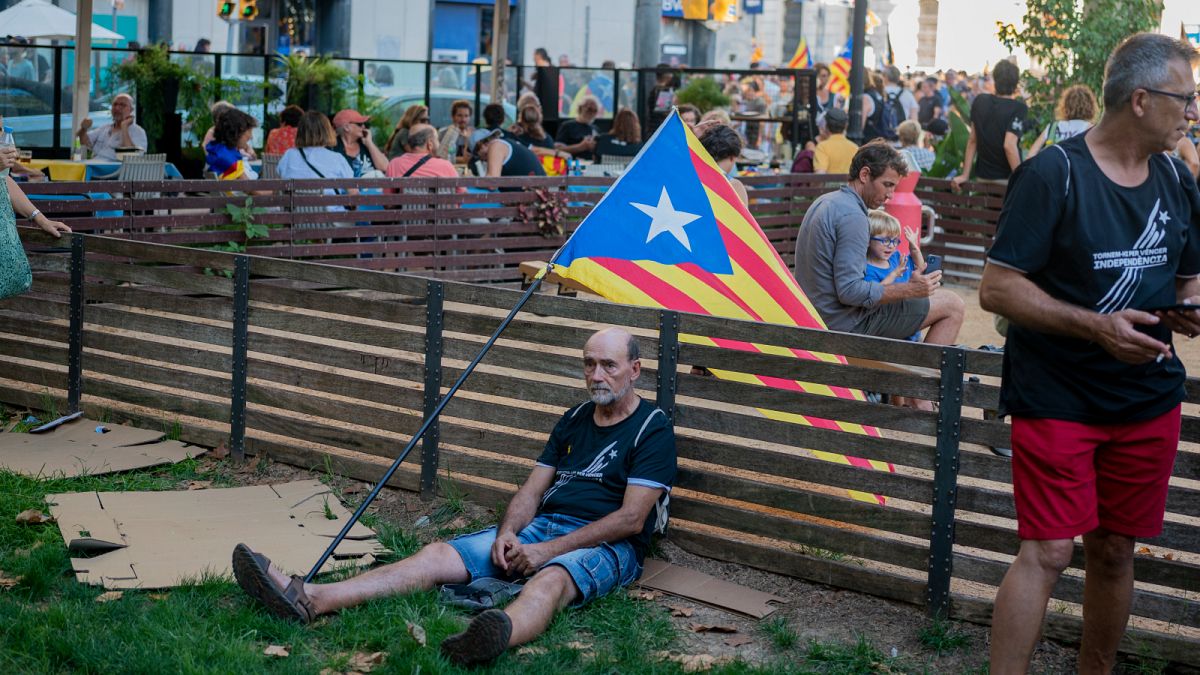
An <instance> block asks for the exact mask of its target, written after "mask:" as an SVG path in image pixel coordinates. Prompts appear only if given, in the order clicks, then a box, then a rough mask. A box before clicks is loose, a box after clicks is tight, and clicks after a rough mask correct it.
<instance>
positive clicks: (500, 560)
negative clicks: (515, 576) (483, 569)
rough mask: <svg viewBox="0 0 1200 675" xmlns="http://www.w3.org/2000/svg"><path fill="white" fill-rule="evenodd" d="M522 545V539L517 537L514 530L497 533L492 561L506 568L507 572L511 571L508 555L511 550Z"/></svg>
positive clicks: (493, 543)
mask: <svg viewBox="0 0 1200 675" xmlns="http://www.w3.org/2000/svg"><path fill="white" fill-rule="evenodd" d="M520 546H521V541H520V540H519V539H517V535H515V534H513V533H512V532H502V533H500V534H497V535H496V541H494V542H492V563H493V564H495V565H496V567H499V568H500V569H502V570H504V571H505V572H506V573H511V571H510V570H509V564H508V556H509V554H510V552H511V551H513V550H514V549H516V548H518V547H520Z"/></svg>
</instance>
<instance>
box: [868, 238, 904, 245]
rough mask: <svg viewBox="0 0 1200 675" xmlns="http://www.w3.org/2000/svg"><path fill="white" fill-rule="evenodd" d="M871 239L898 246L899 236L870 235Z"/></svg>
mask: <svg viewBox="0 0 1200 675" xmlns="http://www.w3.org/2000/svg"><path fill="white" fill-rule="evenodd" d="M871 241H877V242H879V243H881V244H883V245H884V246H899V245H900V237H871Z"/></svg>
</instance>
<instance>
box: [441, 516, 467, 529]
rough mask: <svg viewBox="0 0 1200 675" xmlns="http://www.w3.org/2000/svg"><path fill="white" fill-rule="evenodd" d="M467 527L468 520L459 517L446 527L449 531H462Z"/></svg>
mask: <svg viewBox="0 0 1200 675" xmlns="http://www.w3.org/2000/svg"><path fill="white" fill-rule="evenodd" d="M466 526H467V519H466V518H463V517H462V516H459V517H457V518H455V519H454V520H452V521H450V522H449V524H447V525H446V529H447V530H461V529H462V528H464V527H466Z"/></svg>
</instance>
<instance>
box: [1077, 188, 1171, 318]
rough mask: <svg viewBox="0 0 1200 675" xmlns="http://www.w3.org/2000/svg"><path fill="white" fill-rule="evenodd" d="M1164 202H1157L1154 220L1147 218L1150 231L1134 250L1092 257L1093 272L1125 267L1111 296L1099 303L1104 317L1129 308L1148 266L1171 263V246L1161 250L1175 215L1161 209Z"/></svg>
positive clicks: (1153, 211) (1146, 230)
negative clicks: (1168, 255) (1167, 226)
mask: <svg viewBox="0 0 1200 675" xmlns="http://www.w3.org/2000/svg"><path fill="white" fill-rule="evenodd" d="M1161 203H1162V200H1161V199H1158V200H1156V201H1155V202H1154V208H1153V209H1151V210H1150V217H1149V218H1147V219H1146V229H1144V230H1142V235H1141V236H1140V237H1138V240H1137V241H1136V242H1134V244H1133V248H1131V249H1129V250H1125V251H1102V252H1100V253H1093V254H1092V269H1093V270H1106V269H1113V268H1117V267H1124V268H1125V270H1124V271H1123V272H1121V276H1120V277H1118V278H1117V281H1116V282H1115V283H1114V284H1113V285H1112V288H1110V289H1109V290H1108V293H1106V294H1105V295H1104V297H1103V298H1100V302H1097V303H1096V310H1097V311H1098V312H1100V313H1101V314H1110V313H1112V312H1119V311H1121V310H1122V309H1125V308H1126V307H1128V306H1129V302H1130V301H1131V300H1132V299H1133V296H1134V295H1135V294H1136V293H1137V290H1138V286H1140V285H1141V283H1142V273H1143V271H1144V270H1145V269H1146V268H1147V267H1158V266H1160V265H1165V264H1167V247H1165V246H1161V247H1160V246H1159V244H1162V241H1163V239H1164V238H1166V236H1167V229H1166V225H1167V223H1168V222H1170V220H1171V216H1170V215H1168V214H1167V211H1166V209H1163V210H1162V211H1159V210H1158V207H1159V205H1160V204H1161Z"/></svg>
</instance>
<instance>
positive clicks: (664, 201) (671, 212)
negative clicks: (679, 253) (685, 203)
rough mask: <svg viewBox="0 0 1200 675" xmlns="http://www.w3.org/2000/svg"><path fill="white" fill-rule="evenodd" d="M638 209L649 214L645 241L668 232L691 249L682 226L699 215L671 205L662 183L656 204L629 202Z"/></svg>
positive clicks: (647, 241)
mask: <svg viewBox="0 0 1200 675" xmlns="http://www.w3.org/2000/svg"><path fill="white" fill-rule="evenodd" d="M629 204H630V206H632V207H634V208H635V209H637V210H638V211H641V212H642V213H644V214H646V215H648V216H650V232H648V233H647V234H646V243H647V244H649V243H650V242H651V241H652V240H653V239H654V238H655V237H657V236H658V235H660V234H662V233H664V232H669V233H670V234H671V236H673V237H675V239H677V240H678V241H679V243H680V244H682V245H683V247H684V248H686V249H687V250H688V251H691V250H692V243H691V241H689V240H688V236H687V232H684V231H683V228H684V226H685V225H687V224H688V223H690V222H692V221H694V220H699V219H700V216H698V215H696V214H694V213H687V212H686V211H676V210H675V207H674V206H672V205H671V197H670V195H668V194H667V188H666V186H665V185H664V186H663V189H662V194H661V195H659V197H658V205H657V206H650V205H649V204H637V203H634V202H630V203H629Z"/></svg>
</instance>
